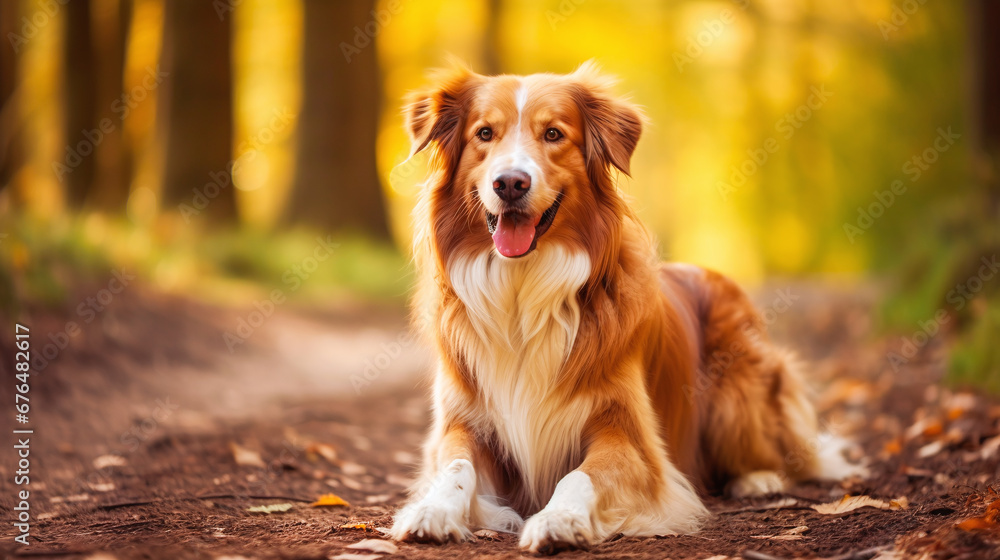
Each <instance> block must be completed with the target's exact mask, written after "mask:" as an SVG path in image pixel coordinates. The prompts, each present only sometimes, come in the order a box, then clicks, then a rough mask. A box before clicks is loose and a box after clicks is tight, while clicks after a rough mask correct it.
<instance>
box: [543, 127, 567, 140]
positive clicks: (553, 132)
mask: <svg viewBox="0 0 1000 560" xmlns="http://www.w3.org/2000/svg"><path fill="white" fill-rule="evenodd" d="M562 137H563V135H562V132H559V129H558V128H550V129H548V130H546V131H545V139H546V140H547V141H549V142H555V141H556V140H559V139H560V138H562Z"/></svg>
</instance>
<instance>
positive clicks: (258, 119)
mask: <svg viewBox="0 0 1000 560" xmlns="http://www.w3.org/2000/svg"><path fill="white" fill-rule="evenodd" d="M0 10H2V13H0V26H2V28H3V29H2V31H3V36H4V37H5V42H6V43H7V44H5V45H3V48H2V49H0V50H2V56H0V61H2V63H3V66H2V87H0V95H2V100H3V109H2V113H0V158H2V165H0V234H6V237H5V238H3V239H0V276H2V278H0V289H2V290H3V291H4V292H5V293H4V294H3V304H2V305H3V306H5V307H4V308H5V309H7V310H9V311H10V310H13V312H16V309H17V308H18V306H19V305H20V304H21V303H23V302H24V301H53V302H58V301H59V300H60V298H61V297H63V295H64V294H65V293H66V292H67V290H69V287H70V286H72V285H73V284H74V283H77V282H82V281H85V280H84V279H85V278H86V277H87V271H88V270H96V269H103V268H102V267H106V266H108V265H118V266H121V265H129V266H132V267H134V268H135V269H136V270H138V271H139V272H140V274H141V275H142V276H143V278H144V279H145V281H147V282H149V283H150V284H151V285H152V286H154V287H155V288H157V289H160V290H165V291H171V292H184V293H189V294H195V295H196V296H197V297H202V298H211V299H213V300H215V301H220V302H224V303H227V304H232V305H241V304H245V302H247V301H250V300H251V298H252V297H254V295H255V294H258V293H260V291H261V290H265V289H266V286H267V285H269V283H271V284H273V283H275V282H278V281H280V273H281V271H282V270H284V269H285V268H287V266H288V265H289V263H293V262H296V261H298V260H300V259H301V255H303V254H307V253H308V251H309V250H311V244H312V243H313V239H314V238H315V236H316V235H317V234H323V235H325V234H327V233H329V234H333V235H335V236H336V237H337V238H338V239H339V240H340V242H341V244H342V245H341V248H342V249H341V250H340V251H339V252H338V253H337V255H336V257H335V258H334V259H333V261H332V262H331V263H329V264H328V265H327V266H326V267H324V269H323V270H321V271H319V272H318V273H317V275H316V278H315V279H314V281H313V282H311V283H310V284H309V285H308V286H307V287H306V289H305V290H304V291H303V295H302V297H316V298H331V297H342V298H371V299H382V300H385V299H388V300H392V301H402V300H404V299H405V297H406V294H407V290H408V288H409V286H410V283H411V278H412V271H411V270H410V267H409V263H408V258H407V247H408V243H409V240H410V231H411V230H410V212H411V209H412V207H413V205H414V201H415V198H416V194H417V191H418V189H419V188H420V186H419V183H420V180H421V178H422V176H423V173H424V172H425V168H424V160H423V159H422V157H421V156H416V157H414V158H412V159H411V160H407V157H408V155H409V148H410V147H409V145H408V140H407V137H406V134H405V131H404V130H403V128H402V118H401V114H400V109H401V99H402V98H403V96H404V95H405V93H406V92H408V91H410V90H413V89H415V88H419V87H422V86H426V85H427V72H428V70H429V69H431V68H435V67H440V66H443V65H447V64H448V60H449V57H455V58H457V59H459V60H461V61H464V62H465V63H467V64H469V65H471V67H472V68H474V69H476V70H477V71H479V72H482V73H518V74H524V73H532V72H568V71H572V70H573V69H574V68H575V67H576V66H578V65H579V64H580V63H581V62H583V61H585V60H588V59H596V60H597V61H598V63H599V64H600V65H601V66H602V67H603V68H604V69H605V71H606V72H607V73H609V74H612V75H615V76H617V77H618V78H619V80H620V81H619V86H618V87H619V90H620V92H621V93H622V94H623V95H628V96H630V98H631V99H632V100H633V101H634V102H635V103H637V104H639V105H641V106H642V107H643V108H644V110H645V112H646V114H647V116H648V120H649V123H650V124H649V126H648V127H647V128H646V130H645V131H644V134H643V137H642V140H641V141H640V143H639V147H638V150H637V152H636V155H635V160H634V163H633V167H632V170H633V174H632V177H631V178H627V177H624V176H623V177H622V178H621V182H620V186H621V188H622V189H623V190H624V191H625V192H626V193H628V195H630V197H631V198H632V199H633V201H634V204H635V206H636V207H637V208H638V209H639V211H640V214H641V216H642V217H643V219H644V220H645V221H646V223H647V224H648V225H649V226H650V228H651V229H652V230H653V231H655V232H656V234H657V235H658V236H659V239H660V240H661V245H662V253H663V255H664V257H666V258H670V259H676V260H682V261H690V262H694V263H698V264H701V265H705V266H709V267H712V268H716V269H718V270H720V271H722V272H724V273H727V274H730V275H733V276H735V277H736V278H738V279H740V280H741V281H743V282H745V283H747V284H748V285H751V286H753V285H758V284H760V283H762V282H764V281H766V280H767V279H769V278H773V277H775V276H781V277H802V278H809V279H820V280H822V281H824V282H825V281H830V280H833V281H837V282H841V283H852V282H857V283H866V284H874V285H877V286H879V288H880V289H882V290H884V293H885V296H886V297H885V301H886V303H885V305H884V308H883V309H882V311H883V316H884V318H885V323H886V326H888V327H892V328H898V329H902V330H912V329H913V328H915V325H916V324H917V322H918V321H919V320H921V319H924V318H926V317H929V316H933V315H934V312H935V310H937V309H939V308H941V307H942V306H944V305H946V298H947V294H948V292H949V290H951V289H952V287H954V285H955V284H956V283H958V282H962V281H964V280H965V279H966V278H967V277H969V275H970V274H975V273H976V271H977V270H978V268H979V266H980V259H981V258H983V257H986V258H987V259H988V258H989V257H990V256H991V255H994V254H996V252H997V251H998V250H1000V242H998V230H1000V228H998V226H997V223H998V218H1000V211H998V202H1000V189H998V175H997V166H996V161H997V145H998V144H997V141H998V138H1000V125H998V118H997V113H998V111H997V108H996V104H997V102H998V100H1000V90H998V86H997V83H996V82H997V74H998V71H997V61H996V58H997V56H996V55H997V42H996V38H995V37H993V36H991V34H990V33H987V32H985V31H984V30H988V29H992V33H993V34H994V35H995V30H996V25H997V24H998V20H997V9H996V4H995V3H993V2H990V1H988V0H979V1H968V2H922V1H920V0H905V1H898V0H897V1H890V0H840V1H836V2H819V1H814V0H730V1H708V0H675V1H668V0H658V1H654V0H631V1H627V2H623V1H610V0H545V1H534V0H390V1H377V2H375V1H368V2H365V1H361V0H352V1H343V2H341V1H337V2H326V1H322V0H215V1H212V2H210V1H208V0H205V1H197V2H196V1H194V0H191V1H182V0H175V1H170V0H166V1H165V0H90V1H83V0H69V1H68V2H67V1H65V0H17V1H13V0H12V1H10V2H6V1H5V2H3V3H2V5H0ZM991 22H992V23H991ZM991 25H992V26H993V27H992V28H991V27H990V26H991ZM102 127H103V128H102ZM997 285H1000V280H998V281H997V282H996V283H994V284H990V283H987V284H986V286H985V287H984V288H983V290H982V291H981V293H977V294H974V295H975V296H976V297H975V298H974V304H973V305H969V306H966V307H964V309H962V310H960V311H959V310H952V311H954V312H955V313H956V315H958V316H959V318H960V321H957V322H956V325H958V326H959V328H958V329H957V331H956V333H957V334H958V336H959V341H958V346H957V347H956V350H955V353H954V359H953V368H954V370H955V375H956V376H957V377H958V378H959V379H967V378H969V376H974V377H977V378H979V379H987V380H989V381H988V384H995V385H997V386H1000V373H998V370H1000V354H998V351H997V349H996V346H995V344H993V342H994V341H995V340H996V338H997V336H998V334H1000V309H998V305H997V302H998V299H997V297H996V295H995V294H997V293H998V291H1000V290H998V289H997ZM195 288H197V289H195ZM991 294H992V295H991Z"/></svg>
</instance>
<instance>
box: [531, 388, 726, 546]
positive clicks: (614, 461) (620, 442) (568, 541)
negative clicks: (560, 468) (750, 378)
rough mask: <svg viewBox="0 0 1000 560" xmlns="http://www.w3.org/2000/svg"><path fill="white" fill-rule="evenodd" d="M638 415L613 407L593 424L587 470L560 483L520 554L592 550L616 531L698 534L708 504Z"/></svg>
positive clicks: (533, 520) (584, 466)
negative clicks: (705, 506) (589, 547)
mask: <svg viewBox="0 0 1000 560" xmlns="http://www.w3.org/2000/svg"><path fill="white" fill-rule="evenodd" d="M636 412H637V411H636V410H634V409H632V408H631V407H628V406H615V405H613V406H612V407H610V408H609V409H608V410H605V411H604V412H602V413H600V414H598V415H596V416H595V417H594V418H593V419H591V421H590V422H589V425H588V427H587V429H586V430H585V432H587V435H586V436H585V444H586V447H585V449H586V451H585V456H584V460H583V462H582V464H581V465H580V466H579V467H578V468H577V469H576V470H574V471H572V472H570V473H569V474H567V475H566V476H565V477H563V479H562V480H560V481H559V484H558V485H556V489H555V492H554V493H553V494H552V498H551V499H550V500H549V502H548V504H547V505H546V506H545V508H544V509H542V510H541V511H540V512H538V513H537V514H535V515H534V516H532V517H531V518H530V519H528V520H527V522H526V523H525V525H524V530H523V531H522V532H521V540H520V546H521V548H523V549H525V550H528V551H530V552H536V553H543V554H551V553H553V552H557V551H559V550H561V549H565V548H586V547H587V546H589V545H591V544H596V543H599V542H602V541H604V540H605V539H607V538H608V537H609V536H611V535H612V534H614V533H616V532H624V533H626V534H629V535H659V534H668V533H679V532H681V533H683V532H691V531H694V530H696V529H697V527H698V524H699V521H700V520H701V518H703V517H704V516H705V514H706V513H707V512H706V510H705V508H704V506H703V505H702V503H701V500H699V499H698V496H697V495H696V494H695V492H694V489H693V488H692V486H691V485H690V483H688V482H687V480H686V479H685V478H684V477H683V475H681V474H680V472H678V471H677V469H676V468H675V467H674V466H673V465H672V464H671V463H670V462H669V460H668V459H667V457H666V454H665V452H664V451H663V450H662V445H661V444H660V443H659V440H658V439H657V438H656V436H655V435H654V434H653V431H652V428H651V426H644V425H643V422H642V420H641V418H643V415H642V414H641V412H640V413H639V414H636ZM646 417H649V416H646Z"/></svg>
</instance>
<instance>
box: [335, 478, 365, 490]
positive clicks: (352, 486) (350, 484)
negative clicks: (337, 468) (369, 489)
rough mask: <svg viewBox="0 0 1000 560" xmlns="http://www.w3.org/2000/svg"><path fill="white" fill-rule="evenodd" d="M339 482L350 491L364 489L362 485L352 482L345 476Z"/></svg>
mask: <svg viewBox="0 0 1000 560" xmlns="http://www.w3.org/2000/svg"><path fill="white" fill-rule="evenodd" d="M340 482H341V483H342V484H343V485H344V486H346V487H348V488H350V489H351V490H361V489H363V488H364V485H363V484H361V483H360V482H358V481H357V480H354V479H353V478H348V477H346V476H345V477H342V478H341V479H340Z"/></svg>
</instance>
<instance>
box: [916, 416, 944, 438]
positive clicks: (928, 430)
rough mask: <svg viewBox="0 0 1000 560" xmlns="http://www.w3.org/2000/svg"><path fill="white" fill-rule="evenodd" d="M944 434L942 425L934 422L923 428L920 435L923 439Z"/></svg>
mask: <svg viewBox="0 0 1000 560" xmlns="http://www.w3.org/2000/svg"><path fill="white" fill-rule="evenodd" d="M943 432H944V425H942V424H941V422H939V421H937V420H934V421H932V422H931V423H929V424H927V425H926V426H924V430H923V432H921V434H922V435H923V436H924V437H935V436H939V435H941V434H942V433H943Z"/></svg>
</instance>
